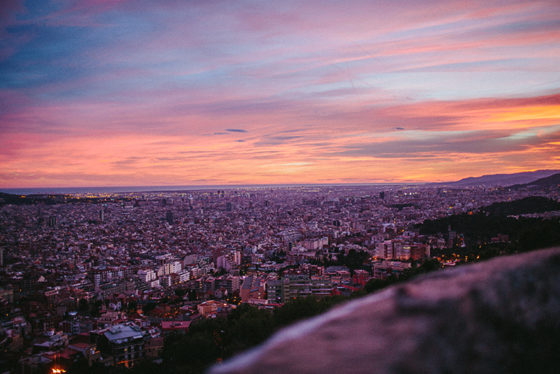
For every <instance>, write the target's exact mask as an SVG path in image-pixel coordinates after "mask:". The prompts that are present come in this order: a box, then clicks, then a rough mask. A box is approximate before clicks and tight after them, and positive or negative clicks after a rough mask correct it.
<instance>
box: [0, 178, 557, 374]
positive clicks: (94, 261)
mask: <svg viewBox="0 0 560 374" xmlns="http://www.w3.org/2000/svg"><path fill="white" fill-rule="evenodd" d="M538 198H542V199H543V201H548V204H549V205H550V204H552V205H551V208H550V209H546V208H545V209H541V210H538V209H537V210H535V211H527V212H528V213H530V214H525V216H530V217H532V218H530V219H542V217H547V218H548V219H552V220H554V222H556V221H557V217H558V214H557V211H558V210H560V208H558V207H556V206H555V205H554V204H558V200H559V198H560V195H559V190H558V188H557V185H554V186H553V187H550V186H548V187H538V186H537V187H535V186H519V187H518V188H503V187H493V188H492V187H484V186H479V187H469V188H458V187H442V186H433V185H368V186H352V185H347V186H300V187H295V186H294V187H252V188H251V187H246V188H231V189H222V190H190V191H176V192H172V191H166V192H133V193H106V192H104V193H98V194H95V193H82V194H74V195H28V196H25V195H22V196H15V195H7V194H3V195H2V198H1V200H0V203H1V207H0V265H1V268H0V269H1V270H0V277H1V278H0V281H1V283H0V284H1V288H0V300H1V306H0V307H1V312H2V317H1V319H0V320H1V324H2V325H1V330H0V349H1V350H2V358H1V360H2V362H1V363H0V364H1V366H2V367H4V368H5V369H6V370H8V372H14V373H16V372H21V373H46V372H50V373H57V372H65V371H69V372H77V370H78V369H76V368H82V370H83V368H88V367H90V368H92V367H93V368H95V367H98V368H99V367H109V368H113V369H112V370H116V369H115V368H122V370H125V369H124V368H136V369H138V368H139V367H142V365H144V366H145V365H160V364H162V362H163V361H164V360H163V358H162V357H163V356H162V354H163V351H164V348H165V346H166V344H171V343H169V339H168V337H169V336H173V337H174V339H176V337H177V335H178V334H184V335H185V336H188V335H189V330H190V328H191V327H194V326H197V325H201V323H202V322H203V321H205V320H208V319H220V318H224V317H225V316H227V315H228V314H230V313H232V312H234V311H235V310H236V309H237V310H239V308H249V309H252V308H254V309H259V310H265V311H268V312H267V313H274V311H275V310H279V309H282V308H283V307H284V306H285V305H286V304H287V303H288V304H289V303H290V302H293V301H294V300H302V299H305V300H322V299H329V300H330V299H332V298H336V297H338V298H340V299H344V298H348V297H352V295H360V294H363V292H365V290H364V289H366V290H369V289H374V288H375V284H376V282H383V281H384V280H387V279H391V280H398V279H399V277H400V275H401V274H407V272H408V273H410V272H411V271H414V269H418V268H420V267H421V266H422V264H425V263H426V262H430V263H432V264H434V263H435V264H437V266H436V267H437V268H443V271H445V269H446V268H450V267H455V266H458V265H461V264H462V263H466V262H476V261H479V260H481V258H480V257H481V255H482V257H484V248H485V246H484V245H487V244H495V245H500V243H501V244H502V245H503V244H504V243H506V244H507V243H511V242H512V241H513V239H512V238H510V237H509V234H508V232H507V230H504V231H503V232H494V233H493V235H492V236H491V237H489V238H488V241H487V242H486V240H485V241H484V242H481V241H480V240H478V241H476V242H474V237H472V236H469V235H468V234H465V233H464V232H461V231H459V230H457V228H455V227H452V225H448V226H447V227H446V229H445V230H441V232H432V233H429V234H426V233H425V232H424V231H425V230H423V229H422V224H423V223H424V222H435V221H434V220H438V219H446V218H448V217H455V216H460V217H462V216H472V215H473V214H475V215H476V214H478V213H479V212H480V210H481V208H483V207H488V206H496V203H500V202H516V201H524V199H525V200H526V199H538ZM498 205H499V204H498ZM529 205H531V206H533V207H534V206H535V204H534V202H532V201H531V203H530V204H529ZM547 210H549V211H548V212H547ZM487 214H488V213H487ZM517 218H518V219H519V215H517ZM556 224H557V222H556ZM473 247H474V248H482V249H481V250H480V253H477V252H476V251H475V252H472V250H471V251H463V252H462V251H461V250H462V249H467V248H473ZM368 287H369V288H368ZM191 325H192V326H191ZM166 339H167V340H166ZM222 358H223V357H222ZM219 359H221V358H220V357H218V361H219ZM214 361H216V360H215V359H214ZM163 364H165V363H163ZM80 365H82V366H80ZM119 370H121V369H119Z"/></svg>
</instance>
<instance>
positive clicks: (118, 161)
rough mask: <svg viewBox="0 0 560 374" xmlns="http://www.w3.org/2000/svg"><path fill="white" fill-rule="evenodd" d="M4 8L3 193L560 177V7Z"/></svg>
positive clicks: (0, 56) (0, 29)
mask: <svg viewBox="0 0 560 374" xmlns="http://www.w3.org/2000/svg"><path fill="white" fill-rule="evenodd" d="M139 4H140V5H139ZM0 7H1V8H0V10H1V12H0V13H1V14H2V16H0V35H1V36H2V38H1V39H2V43H1V44H0V131H1V136H0V187H2V188H19V187H29V188H32V187H73V186H138V185H143V186H155V185H161V186H164V185H248V184H299V183H305V184H308V183H318V184H321V183H335V184H336V183H406V182H438V181H452V180H458V179H461V178H464V177H469V176H479V175H484V174H495V173H516V172H523V171H531V170H538V169H560V152H559V147H560V121H559V119H560V79H559V78H560V68H559V66H560V43H558V40H560V38H559V37H560V19H559V17H558V14H560V4H559V3H558V2H556V1H538V2H535V1H531V2H529V1H508V2H505V3H504V2H500V1H485V2H482V1H474V2H469V3H468V4H465V3H464V2H460V1H446V2H443V1H430V2H422V3H414V2H407V1H401V2H399V1H390V2H383V1H380V2H367V1H351V2H350V3H345V4H341V3H339V2H317V1H307V2H305V3H300V2H291V1H286V2H282V3H281V4H279V3H273V2H252V1H242V2H236V3H231V2H221V1H210V2H209V1H204V2H198V1H195V2H192V3H189V4H186V3H184V2H179V1H166V2H162V3H160V2H158V3H157V4H152V3H150V2H141V3H138V2H129V1H115V2H110V1H99V0H92V1H79V2H72V1H65V2H58V3H56V4H53V3H51V2H39V1H38V2H34V1H26V2H21V1H8V2H4V3H3V4H2V5H1V6H0Z"/></svg>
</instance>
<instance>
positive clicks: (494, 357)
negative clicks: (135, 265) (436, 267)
mask: <svg viewBox="0 0 560 374" xmlns="http://www.w3.org/2000/svg"><path fill="white" fill-rule="evenodd" d="M559 367H560V249H558V248H556V249H547V250H541V251H535V252H529V253H523V254H520V255H515V256H507V257H499V258H495V259H492V260H490V261H487V262H484V263H479V264H474V265H465V266H461V267H458V268H456V269H453V270H446V271H441V272H437V273H432V274H429V275H426V276H423V277H419V278H417V279H415V280H412V281H411V282H408V283H406V284H403V285H398V286H394V287H390V288H388V289H386V290H384V291H381V292H379V293H376V294H373V295H370V296H368V297H365V298H363V299H360V300H356V301H352V302H349V303H347V304H344V305H342V306H340V307H337V308H335V309H333V310H331V311H329V312H328V313H325V314H324V315H321V316H318V317H315V318H312V319H310V320H307V321H303V322H300V323H298V324H295V325H293V326H291V327H288V328H286V329H284V330H281V331H279V332H278V333H276V334H275V335H274V336H273V337H272V338H271V339H270V340H268V341H267V342H265V343H264V344H263V345H261V346H259V347H257V348H255V349H253V350H251V351H248V352H247V353H244V354H241V355H239V356H237V357H234V358H232V359H230V360H228V361H226V362H224V363H222V364H219V365H216V366H214V367H213V368H212V369H211V370H210V373H212V374H223V373H264V372H266V373H325V372H327V373H329V372H330V373H500V372H502V373H516V372H518V373H528V372H530V373H543V372H558V371H557V370H559Z"/></svg>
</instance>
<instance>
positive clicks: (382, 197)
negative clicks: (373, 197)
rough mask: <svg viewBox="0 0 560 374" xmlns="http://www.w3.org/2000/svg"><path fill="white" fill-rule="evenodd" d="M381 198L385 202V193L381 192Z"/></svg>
mask: <svg viewBox="0 0 560 374" xmlns="http://www.w3.org/2000/svg"><path fill="white" fill-rule="evenodd" d="M379 198H380V199H381V200H384V199H385V191H381V192H380V193H379Z"/></svg>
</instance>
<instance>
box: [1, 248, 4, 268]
mask: <svg viewBox="0 0 560 374" xmlns="http://www.w3.org/2000/svg"><path fill="white" fill-rule="evenodd" d="M3 266H4V248H0V267H3Z"/></svg>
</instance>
